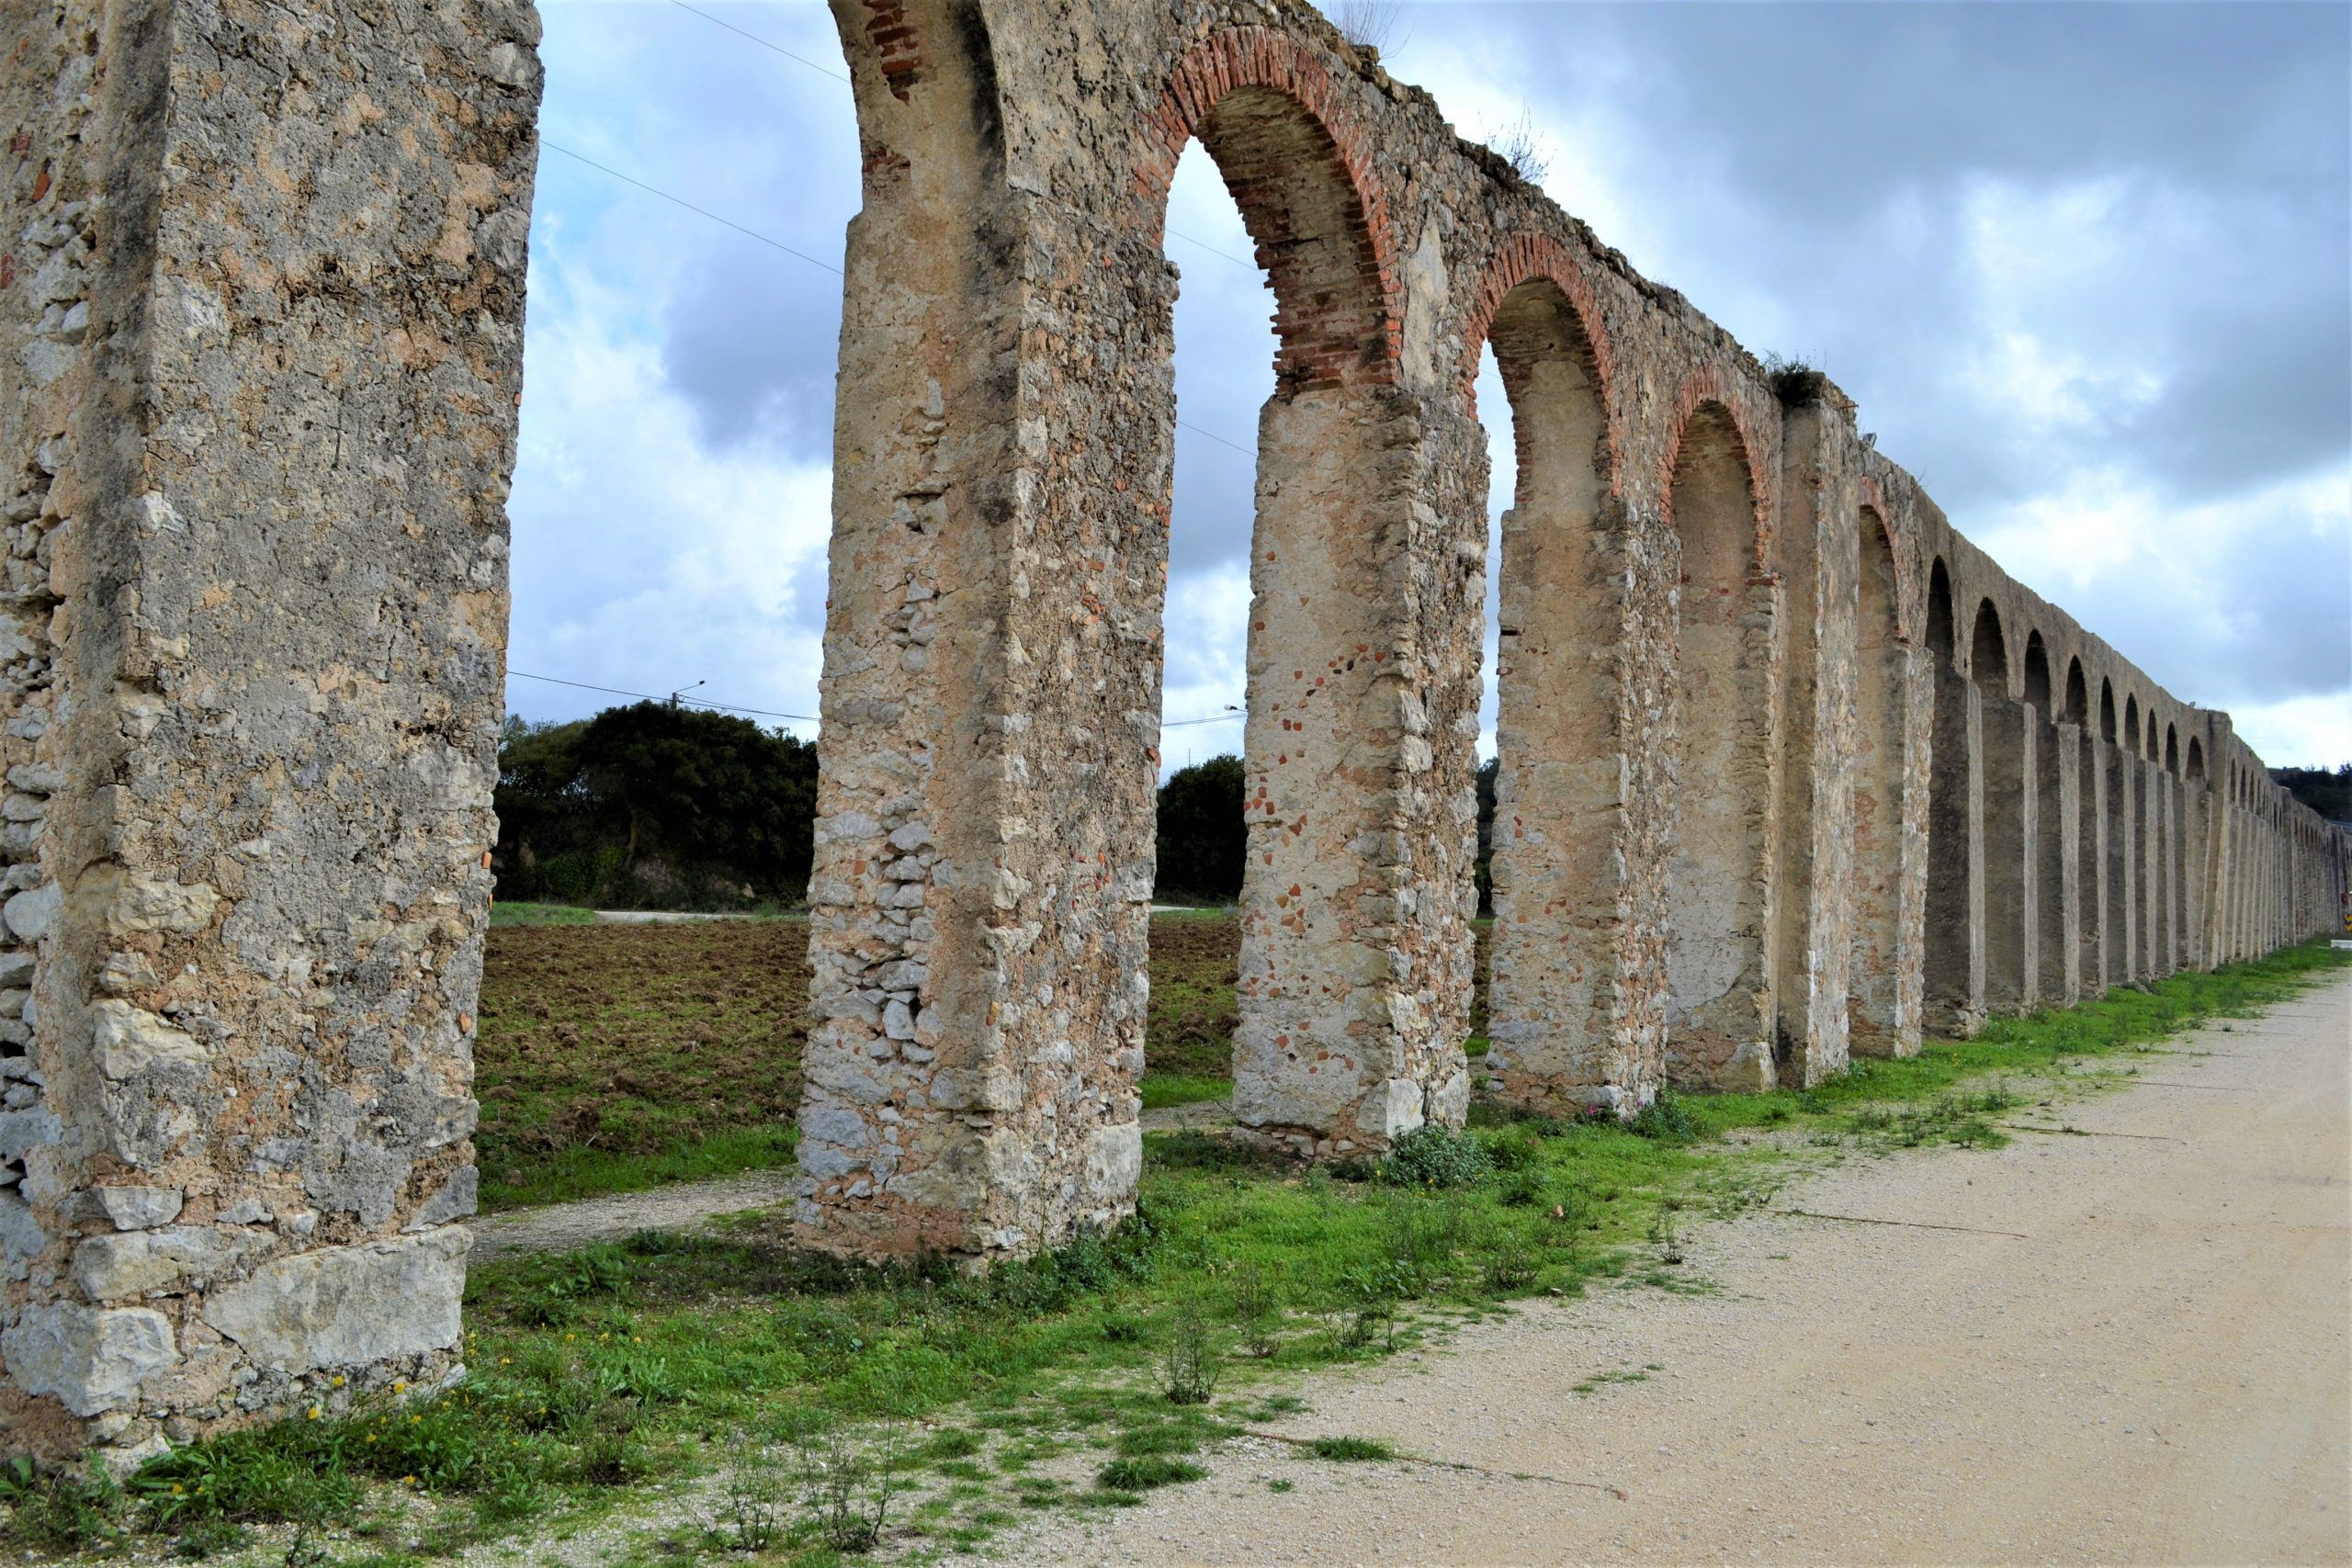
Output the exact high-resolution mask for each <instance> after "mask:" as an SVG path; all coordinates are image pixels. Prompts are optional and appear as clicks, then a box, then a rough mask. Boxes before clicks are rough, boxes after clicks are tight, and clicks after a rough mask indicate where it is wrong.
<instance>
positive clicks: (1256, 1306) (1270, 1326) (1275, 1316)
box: [1231, 1259, 1282, 1360]
mask: <svg viewBox="0 0 2352 1568" xmlns="http://www.w3.org/2000/svg"><path fill="white" fill-rule="evenodd" d="M1231 1285H1232V1291H1233V1322H1234V1325H1235V1326H1236V1328H1238V1330H1239V1332H1240V1335H1241V1348H1243V1349H1245V1350H1247V1351H1248V1352H1249V1353H1250V1355H1252V1356H1255V1357H1257V1358H1259V1359H1261V1360H1262V1359H1265V1358H1266V1357H1268V1356H1271V1355H1272V1354H1273V1353H1274V1349H1275V1346H1276V1338H1275V1335H1276V1332H1277V1331H1278V1330H1279V1329H1280V1327H1281V1326H1282V1298H1281V1294H1280V1292H1277V1291H1276V1289H1275V1288H1274V1282H1273V1278H1272V1274H1271V1273H1270V1272H1269V1270H1268V1269H1266V1268H1264V1267H1263V1266H1262V1265H1261V1264H1259V1263H1258V1262H1256V1261H1255V1260H1254V1259H1244V1260H1243V1261H1241V1262H1239V1263H1238V1264H1236V1265H1234V1267H1233V1271H1232V1276H1231Z"/></svg>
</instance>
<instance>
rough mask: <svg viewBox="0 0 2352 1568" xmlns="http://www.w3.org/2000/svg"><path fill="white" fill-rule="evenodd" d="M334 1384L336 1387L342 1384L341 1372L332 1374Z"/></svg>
mask: <svg viewBox="0 0 2352 1568" xmlns="http://www.w3.org/2000/svg"><path fill="white" fill-rule="evenodd" d="M334 1386H335V1387H337V1388H341V1387H342V1386H343V1374H342V1373H341V1372H337V1373H335V1375H334Z"/></svg>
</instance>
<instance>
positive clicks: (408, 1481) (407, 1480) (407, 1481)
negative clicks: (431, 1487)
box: [401, 1475, 416, 1486]
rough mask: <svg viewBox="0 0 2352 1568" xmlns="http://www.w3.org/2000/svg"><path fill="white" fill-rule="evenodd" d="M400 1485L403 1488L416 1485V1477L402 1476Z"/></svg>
mask: <svg viewBox="0 0 2352 1568" xmlns="http://www.w3.org/2000/svg"><path fill="white" fill-rule="evenodd" d="M415 1484H416V1477H415V1476H413V1475H403V1476H401V1485H403V1486H413V1485H415Z"/></svg>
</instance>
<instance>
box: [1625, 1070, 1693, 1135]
mask: <svg viewBox="0 0 2352 1568" xmlns="http://www.w3.org/2000/svg"><path fill="white" fill-rule="evenodd" d="M1626 1125H1627V1126H1628V1127H1629V1128H1631V1129H1632V1130H1633V1132H1634V1134H1635V1135H1636V1136H1639V1137H1644V1138H1650V1139H1654V1140H1656V1141H1657V1142H1658V1143H1661V1144H1687V1143H1689V1142H1690V1141H1691V1139H1692V1138H1694V1137H1696V1136H1698V1128H1697V1127H1695V1126H1693V1125H1692V1124H1691V1112H1690V1110H1689V1108H1688V1107H1686V1106H1685V1105H1684V1104H1683V1103H1682V1097H1681V1096H1680V1095H1679V1094H1677V1093H1675V1092H1674V1090H1673V1089H1669V1088H1667V1087H1665V1086H1662V1085H1661V1086H1660V1087H1659V1089H1658V1091H1657V1099H1655V1100H1651V1101H1650V1102H1649V1103H1648V1104H1647V1105H1645V1106H1643V1107H1642V1109H1641V1111H1640V1112H1639V1113H1638V1114H1636V1115H1635V1116H1634V1119H1633V1121H1631V1122H1628V1123H1626Z"/></svg>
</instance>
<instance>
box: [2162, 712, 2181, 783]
mask: <svg viewBox="0 0 2352 1568" xmlns="http://www.w3.org/2000/svg"><path fill="white" fill-rule="evenodd" d="M2165 772H2166V773H2178V772H2180V731H2179V729H2178V728H2176V727H2175V726H2172V725H2169V724H2167V725H2165Z"/></svg>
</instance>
